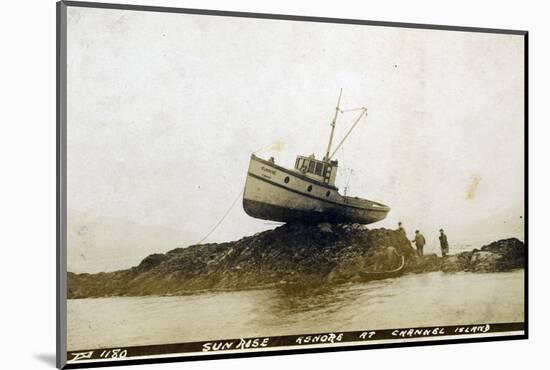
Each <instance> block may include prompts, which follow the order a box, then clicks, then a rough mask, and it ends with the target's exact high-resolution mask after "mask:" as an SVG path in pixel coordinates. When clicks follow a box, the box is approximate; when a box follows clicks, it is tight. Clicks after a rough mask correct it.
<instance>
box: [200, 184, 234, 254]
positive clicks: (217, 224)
mask: <svg viewBox="0 0 550 370" xmlns="http://www.w3.org/2000/svg"><path fill="white" fill-rule="evenodd" d="M243 193H244V188H243V190H241V191H240V192H239V194H237V196H236V197H235V199H234V200H233V203H231V206H230V207H229V209H228V210H227V211H225V213H224V215H223V216H222V218H221V219H220V220H219V221H218V222H217V223H216V225H214V227H213V228H212V229H211V230H210V231H209V232H208V234H206V236H205V237H204V238H202V239H201V240H200V241H199V242H198V243H197V244H201V243H202V242H203V241H205V240H206V239H207V238H208V237H209V236H210V235H212V233H213V232H214V231H216V229H217V228H218V226H220V225H221V223H222V222H223V220H225V218H226V217H227V215H229V212H231V210H232V209H233V207H235V204H236V203H237V200H239V198H240V197H241V195H242V194H243Z"/></svg>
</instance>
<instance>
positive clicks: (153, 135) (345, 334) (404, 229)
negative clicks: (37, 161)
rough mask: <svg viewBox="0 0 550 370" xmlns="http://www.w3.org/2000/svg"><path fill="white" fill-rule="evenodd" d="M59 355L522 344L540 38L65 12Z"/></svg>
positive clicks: (162, 11) (170, 13) (195, 15)
mask: <svg viewBox="0 0 550 370" xmlns="http://www.w3.org/2000/svg"><path fill="white" fill-rule="evenodd" d="M57 10H58V18H57V19H58V25H57V26H58V30H57V31H58V70H57V72H58V86H57V97H58V99H57V104H58V148H57V149H58V230H57V232H58V255H57V258H58V269H57V270H58V282H57V283H58V301H57V304H58V310H57V314H58V317H57V320H58V337H57V340H58V342H57V347H58V367H60V368H62V367H64V368H76V367H87V366H100V365H123V364H124V365H126V364H135V363H150V362H163V361H168V360H169V361H174V360H182V361H184V360H189V359H205V360H206V359H210V358H219V357H232V356H255V355H260V354H286V353H305V352H319V351H335V350H356V349H371V348H380V347H397V346H403V345H420V344H424V345H425V344H430V343H459V342H472V341H487V340H502V339H522V338H527V309H526V305H527V299H526V298H527V273H526V272H527V212H526V209H527V186H526V185H527V109H526V107H527V90H526V86H527V32H526V31H514V30H495V29H484V28H462V27H454V26H453V27H451V26H431V25H419V24H403V23H386V22H379V21H366V20H348V19H331V18H314V17H307V16H286V15H271V14H253V13H237V12H226V11H206V10H196V9H178V8H162V7H148V6H133V5H132V6H130V5H120V4H116V5H115V4H101V3H81V2H60V3H58V4H57Z"/></svg>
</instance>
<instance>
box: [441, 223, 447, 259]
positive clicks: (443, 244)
mask: <svg viewBox="0 0 550 370" xmlns="http://www.w3.org/2000/svg"><path fill="white" fill-rule="evenodd" d="M439 233H440V235H439V244H440V245H441V255H442V256H443V257H445V256H447V254H449V242H448V241H447V235H445V232H443V229H441V230H439Z"/></svg>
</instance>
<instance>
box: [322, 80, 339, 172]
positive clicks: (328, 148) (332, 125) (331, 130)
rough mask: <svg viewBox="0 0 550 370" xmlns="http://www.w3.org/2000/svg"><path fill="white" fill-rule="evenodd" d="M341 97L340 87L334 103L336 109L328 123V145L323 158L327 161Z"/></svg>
mask: <svg viewBox="0 0 550 370" xmlns="http://www.w3.org/2000/svg"><path fill="white" fill-rule="evenodd" d="M341 98H342V89H340V95H339V96H338V103H336V110H335V112H334V118H333V119H332V123H331V124H330V126H331V129H330V137H329V139H328V147H327V154H325V158H323V160H325V161H328V160H329V158H330V147H331V146H332V138H333V136H334V128H335V127H336V118H337V117H338V112H340V99H341Z"/></svg>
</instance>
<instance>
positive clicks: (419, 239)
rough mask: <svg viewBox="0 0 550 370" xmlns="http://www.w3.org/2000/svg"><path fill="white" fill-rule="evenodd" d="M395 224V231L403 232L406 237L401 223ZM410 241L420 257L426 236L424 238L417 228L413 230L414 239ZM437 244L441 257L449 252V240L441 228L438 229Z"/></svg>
mask: <svg viewBox="0 0 550 370" xmlns="http://www.w3.org/2000/svg"><path fill="white" fill-rule="evenodd" d="M397 226H398V227H397V231H398V232H400V233H401V234H403V236H404V237H405V238H406V237H407V232H406V231H405V228H404V227H403V223H402V222H401V221H399V223H398V224H397ZM412 242H413V243H414V244H415V245H416V251H417V253H418V255H419V256H420V257H422V256H423V255H424V245H426V238H424V235H422V233H420V231H419V230H416V231H415V232H414V239H413V240H412ZM439 245H440V247H441V255H442V256H443V257H446V256H447V255H448V254H449V242H448V241H447V235H445V232H444V231H443V229H440V230H439Z"/></svg>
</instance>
